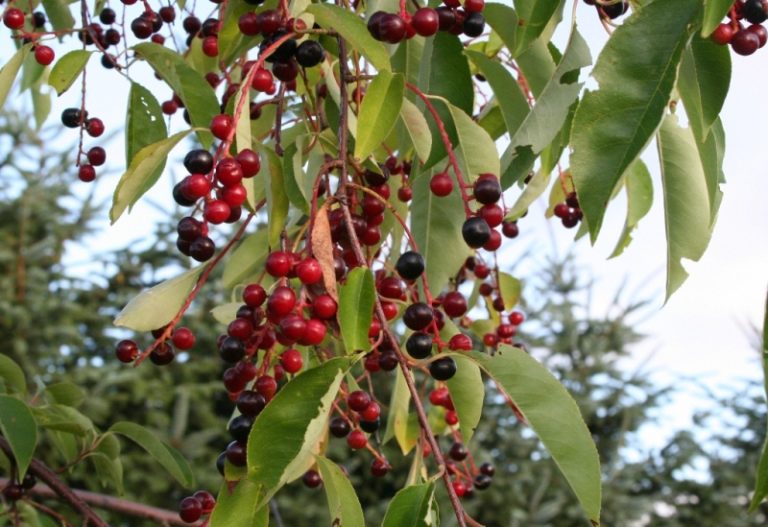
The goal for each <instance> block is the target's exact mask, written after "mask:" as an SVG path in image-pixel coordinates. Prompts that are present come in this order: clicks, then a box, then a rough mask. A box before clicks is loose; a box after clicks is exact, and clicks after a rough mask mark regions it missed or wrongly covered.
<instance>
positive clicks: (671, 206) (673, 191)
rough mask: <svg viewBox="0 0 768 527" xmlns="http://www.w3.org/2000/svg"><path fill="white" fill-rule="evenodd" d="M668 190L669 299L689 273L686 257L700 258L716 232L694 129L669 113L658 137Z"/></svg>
mask: <svg viewBox="0 0 768 527" xmlns="http://www.w3.org/2000/svg"><path fill="white" fill-rule="evenodd" d="M656 141H657V143H658V146H659V159H660V160H661V181H662V186H663V189H664V220H665V225H666V233H667V300H668V299H669V297H670V296H672V293H674V292H675V291H676V290H677V288H678V287H680V286H681V285H682V284H683V282H684V281H685V279H686V278H687V277H688V273H687V272H686V270H685V268H684V267H683V264H682V259H683V258H687V259H689V260H693V261H698V260H699V258H701V256H702V255H703V254H704V251H705V250H706V249H707V245H709V238H710V236H711V234H712V229H711V222H710V205H709V193H708V190H707V179H706V175H705V174H704V169H703V168H702V165H701V160H700V159H699V155H698V151H697V149H696V143H695V140H694V137H693V132H692V131H691V129H690V128H681V127H680V126H679V125H678V124H677V118H676V117H674V116H671V115H670V116H667V117H666V118H665V119H664V121H663V122H662V124H661V128H660V129H659V133H658V135H657V139H656Z"/></svg>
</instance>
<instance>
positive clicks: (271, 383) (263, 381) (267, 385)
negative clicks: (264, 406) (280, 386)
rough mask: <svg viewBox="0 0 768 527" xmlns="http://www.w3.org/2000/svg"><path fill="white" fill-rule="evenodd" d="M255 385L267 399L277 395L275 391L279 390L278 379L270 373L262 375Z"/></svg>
mask: <svg viewBox="0 0 768 527" xmlns="http://www.w3.org/2000/svg"><path fill="white" fill-rule="evenodd" d="M254 387H255V388H256V391H257V392H259V393H260V394H261V395H263V396H264V398H265V399H267V400H270V399H271V398H272V396H273V395H275V392H277V381H276V380H275V378H274V377H270V376H269V375H262V376H261V377H259V378H258V379H256V384H255V385H254Z"/></svg>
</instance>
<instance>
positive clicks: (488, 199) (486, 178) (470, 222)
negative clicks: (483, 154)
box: [461, 174, 504, 251]
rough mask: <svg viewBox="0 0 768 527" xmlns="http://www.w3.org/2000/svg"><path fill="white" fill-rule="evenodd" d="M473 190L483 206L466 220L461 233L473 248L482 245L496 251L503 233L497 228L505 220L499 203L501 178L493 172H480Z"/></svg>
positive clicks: (476, 198) (474, 195) (488, 249)
mask: <svg viewBox="0 0 768 527" xmlns="http://www.w3.org/2000/svg"><path fill="white" fill-rule="evenodd" d="M472 192H473V197H474V198H475V200H476V201H477V202H478V203H480V204H482V206H481V207H480V208H479V209H478V210H477V211H476V212H475V215H474V216H472V217H470V218H468V219H467V220H466V221H465V222H464V225H463V226H462V227H461V234H462V236H463V237H464V241H465V242H466V243H467V245H469V246H470V247H472V248H473V249H479V248H481V247H482V248H483V249H485V250H486V251H495V250H496V249H498V248H499V247H501V234H500V233H499V231H497V230H495V228H496V227H498V226H499V225H501V224H502V222H503V220H504V211H503V209H502V208H501V207H500V206H499V205H497V203H498V201H499V200H500V199H501V185H500V184H499V179H498V178H497V177H496V176H495V175H493V174H480V176H479V177H478V178H477V181H475V183H474V185H473V187H472Z"/></svg>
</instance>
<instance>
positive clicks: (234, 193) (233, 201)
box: [221, 183, 248, 208]
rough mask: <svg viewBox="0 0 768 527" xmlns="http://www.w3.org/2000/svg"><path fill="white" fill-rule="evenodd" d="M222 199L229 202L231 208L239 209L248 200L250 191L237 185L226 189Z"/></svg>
mask: <svg viewBox="0 0 768 527" xmlns="http://www.w3.org/2000/svg"><path fill="white" fill-rule="evenodd" d="M221 199H223V200H224V201H226V202H227V205H229V206H230V208H235V207H239V206H240V205H242V204H243V203H245V201H246V200H247V199H248V191H247V190H246V189H245V187H244V186H243V185H242V184H240V183H238V184H237V185H234V186H231V187H226V188H225V189H224V190H223V191H222V192H221Z"/></svg>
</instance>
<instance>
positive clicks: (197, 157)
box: [184, 149, 213, 174]
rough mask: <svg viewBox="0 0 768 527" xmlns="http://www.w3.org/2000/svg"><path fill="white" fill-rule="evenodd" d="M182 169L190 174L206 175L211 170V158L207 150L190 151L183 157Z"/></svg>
mask: <svg viewBox="0 0 768 527" xmlns="http://www.w3.org/2000/svg"><path fill="white" fill-rule="evenodd" d="M184 168H186V169H187V171H188V172H189V173H191V174H208V173H209V172H210V171H211V170H213V156H212V155H211V153H210V152H208V150H202V149H195V150H190V151H189V152H187V155H185V156H184Z"/></svg>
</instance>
